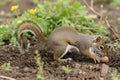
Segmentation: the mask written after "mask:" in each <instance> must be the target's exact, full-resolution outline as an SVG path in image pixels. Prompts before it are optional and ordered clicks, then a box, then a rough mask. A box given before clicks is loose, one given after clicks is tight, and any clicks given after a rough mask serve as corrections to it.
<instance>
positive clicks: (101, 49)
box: [90, 36, 107, 62]
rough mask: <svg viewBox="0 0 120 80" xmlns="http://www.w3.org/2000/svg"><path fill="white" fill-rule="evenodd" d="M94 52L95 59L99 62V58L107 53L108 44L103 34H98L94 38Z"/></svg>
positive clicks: (92, 50) (92, 49)
mask: <svg viewBox="0 0 120 80" xmlns="http://www.w3.org/2000/svg"><path fill="white" fill-rule="evenodd" d="M90 51H91V53H93V54H92V55H93V59H94V60H97V61H98V62H99V58H100V57H103V56H106V55H107V46H106V44H105V43H104V41H103V37H102V36H98V37H96V38H95V39H94V40H93V43H92V47H91V48H90Z"/></svg>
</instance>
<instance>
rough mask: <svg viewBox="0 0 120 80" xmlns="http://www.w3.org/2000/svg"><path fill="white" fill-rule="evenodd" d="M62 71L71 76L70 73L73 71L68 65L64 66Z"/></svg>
mask: <svg viewBox="0 0 120 80" xmlns="http://www.w3.org/2000/svg"><path fill="white" fill-rule="evenodd" d="M62 69H63V71H64V72H65V74H70V72H71V69H70V67H69V66H68V65H67V66H63V67H62Z"/></svg>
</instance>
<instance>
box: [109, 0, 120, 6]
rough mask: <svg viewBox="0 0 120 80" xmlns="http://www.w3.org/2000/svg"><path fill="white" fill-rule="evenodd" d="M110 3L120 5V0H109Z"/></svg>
mask: <svg viewBox="0 0 120 80" xmlns="http://www.w3.org/2000/svg"><path fill="white" fill-rule="evenodd" d="M110 3H111V5H116V6H120V0H110Z"/></svg>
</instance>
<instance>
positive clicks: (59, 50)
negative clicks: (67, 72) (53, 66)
mask: <svg viewBox="0 0 120 80" xmlns="http://www.w3.org/2000/svg"><path fill="white" fill-rule="evenodd" d="M72 48H75V49H77V51H79V50H78V48H76V47H75V46H72V45H69V44H67V45H59V46H56V47H55V53H54V59H55V60H57V61H68V60H72V58H66V59H62V58H63V57H64V56H65V55H66V54H67V52H68V51H70V50H71V49H72Z"/></svg>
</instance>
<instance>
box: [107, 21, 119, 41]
mask: <svg viewBox="0 0 120 80" xmlns="http://www.w3.org/2000/svg"><path fill="white" fill-rule="evenodd" d="M105 22H106V24H107V26H108V29H109V30H110V31H111V32H112V33H113V34H114V35H115V36H116V37H117V38H118V39H119V40H120V37H119V35H118V34H117V32H116V31H115V30H114V29H113V28H111V25H110V23H109V21H108V20H107V19H105Z"/></svg>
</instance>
